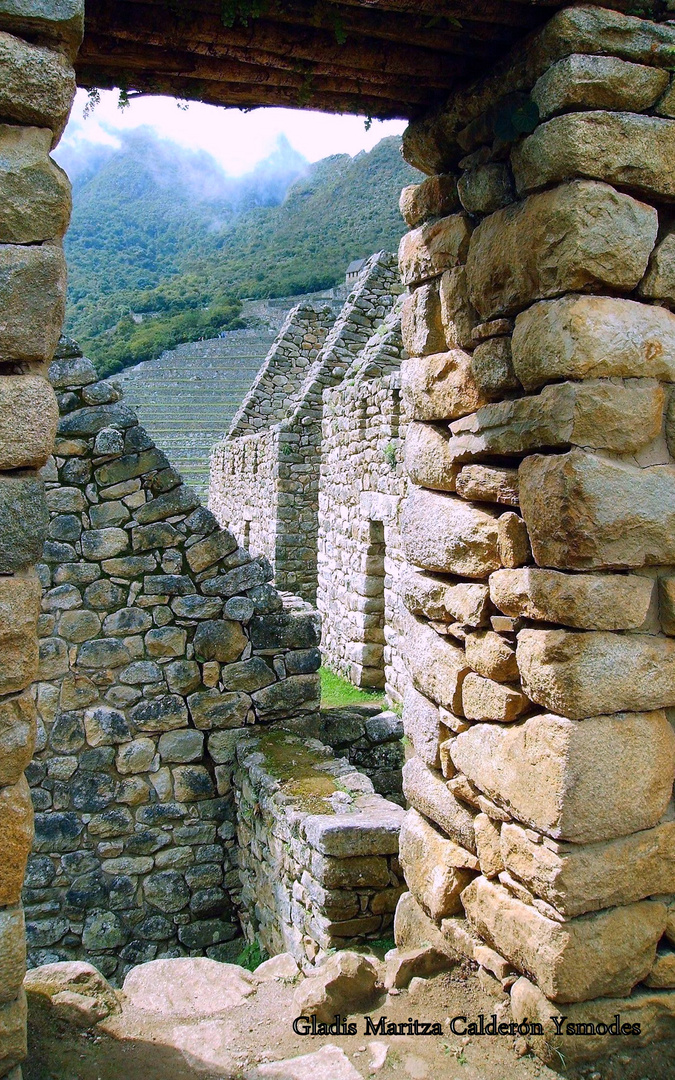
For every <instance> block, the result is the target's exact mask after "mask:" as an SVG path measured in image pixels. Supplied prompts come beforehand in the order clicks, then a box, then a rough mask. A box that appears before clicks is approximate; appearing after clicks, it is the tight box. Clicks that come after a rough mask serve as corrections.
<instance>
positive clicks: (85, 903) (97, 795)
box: [2, 340, 320, 980]
mask: <svg viewBox="0 0 675 1080" xmlns="http://www.w3.org/2000/svg"><path fill="white" fill-rule="evenodd" d="M50 377H51V380H52V383H53V385H54V387H55V388H56V390H57V393H58V401H59V406H60V410H61V417H60V420H59V425H58V436H57V441H56V446H55V451H54V457H52V458H50V459H49V462H48V463H47V465H46V466H45V468H44V469H43V470H42V479H43V480H44V481H45V482H46V488H47V503H48V506H49V525H48V530H47V533H48V538H47V541H46V543H45V545H44V552H43V555H42V560H43V561H42V563H41V564H40V565H39V567H38V570H39V576H40V580H41V583H42V586H43V590H44V591H43V596H42V614H41V615H40V621H39V626H40V635H41V636H40V667H39V671H38V682H37V685H36V694H37V708H38V736H37V744H36V746H35V756H34V759H33V761H32V763H31V764H30V766H29V769H28V776H29V781H30V784H31V788H32V797H33V803H34V805H35V810H36V816H35V821H36V839H35V845H34V849H33V855H32V856H31V858H30V860H29V863H28V873H27V881H26V889H25V891H24V903H25V908H26V916H27V922H28V941H29V947H30V955H29V959H30V962H31V964H42V963H45V962H52V961H56V960H66V959H78V958H84V957H86V958H87V959H88V960H90V961H92V962H93V963H95V964H96V966H97V967H98V968H99V969H100V970H101V971H102V972H103V973H104V974H105V975H106V976H108V977H111V978H113V980H119V979H121V978H122V977H123V975H124V973H125V971H126V970H127V969H128V968H129V967H130V966H132V965H133V964H137V963H139V962H141V961H144V960H150V959H153V958H155V957H161V956H176V955H188V954H190V955H203V954H204V953H206V954H207V955H209V956H212V957H215V958H223V957H228V958H231V956H232V949H233V946H232V945H229V946H228V942H231V941H232V939H234V938H236V937H237V936H238V935H239V934H240V928H239V922H238V918H237V914H236V910H235V906H234V903H233V898H232V893H233V892H234V893H235V894H236V892H237V890H238V888H239V878H238V873H237V862H236V850H235V848H236V844H235V816H236V814H235V805H234V802H233V799H232V795H231V780H230V777H231V769H232V764H233V762H234V753H235V750H234V747H235V743H236V739H237V736H238V734H240V732H241V730H242V729H244V728H245V726H246V725H250V724H254V723H264V724H268V723H270V722H273V721H278V720H280V719H283V718H288V719H289V720H293V721H294V722H296V723H298V722H300V721H304V722H306V723H311V722H312V720H313V721H314V723H315V725H318V722H319V721H318V708H319V682H318V676H317V674H316V671H317V668H318V666H319V663H320V654H319V650H318V648H317V646H318V643H319V635H320V630H319V621H318V617H317V615H316V613H315V612H313V611H311V610H309V609H308V605H306V604H302V603H300V604H296V605H295V607H286V608H284V606H283V602H282V599H281V597H280V596H279V594H278V593H277V592H276V590H275V589H274V588H272V586H271V585H269V584H268V580H269V578H270V577H271V568H270V566H269V563H268V562H267V560H266V559H265V558H252V557H251V556H250V555H249V554H248V552H247V551H245V550H244V549H242V548H240V547H239V546H238V545H237V541H236V540H235V538H234V537H233V536H232V534H231V533H229V532H227V531H226V530H223V529H221V528H219V526H218V524H217V522H216V520H215V518H214V517H213V515H212V514H211V513H210V512H209V511H208V510H206V509H205V508H204V507H202V506H200V505H199V502H198V499H197V498H196V497H195V495H194V493H193V492H192V491H191V490H190V489H189V488H187V487H186V486H185V485H184V484H183V483H182V481H181V479H180V477H179V475H178V474H177V473H176V472H175V470H174V469H173V468H172V467H171V466H170V465H169V462H168V461H167V459H166V458H165V456H164V454H163V453H162V452H161V451H159V450H158V449H157V448H156V447H155V446H154V444H153V443H152V441H151V440H150V438H149V437H148V435H147V433H146V432H145V431H144V430H143V429H142V428H141V427H139V425H138V422H137V419H136V415H135V413H134V412H133V410H131V409H130V408H128V407H127V406H126V405H125V404H124V403H123V402H120V401H119V400H118V399H119V396H120V395H119V392H118V391H117V390H116V388H115V386H114V385H112V384H111V383H108V382H99V381H97V376H96V373H95V371H94V369H93V367H92V365H91V364H90V363H89V361H87V360H85V359H84V358H82V357H81V355H80V354H79V350H78V349H77V348H76V347H75V346H73V344H72V343H69V342H67V341H65V340H64V344H63V346H62V348H61V349H60V350H59V352H58V353H57V359H56V360H55V362H54V363H53V364H52V366H51V368H50ZM2 580H5V579H2ZM22 580H23V579H22ZM22 588H23V589H24V590H26V596H27V597H28V595H30V596H32V597H34V599H33V600H31V603H36V602H37V601H38V600H39V583H38V582H37V580H36V579H35V578H34V577H33V578H27V579H25V582H24V583H23V584H22ZM29 591H30V592H29ZM11 709H12V710H13V712H12V713H11V714H9V713H8V716H9V715H15V720H16V723H17V724H21V725H24V727H26V729H27V727H28V725H29V723H30V719H31V712H32V711H34V706H33V704H32V699H31V698H30V697H29V696H28V695H26V696H25V698H24V697H19V698H14V699H13V701H12V705H11ZM19 730H23V727H20V728H19ZM26 739H28V735H26ZM31 749H32V743H31ZM234 948H235V950H236V949H237V948H238V946H236V945H235V946H234Z"/></svg>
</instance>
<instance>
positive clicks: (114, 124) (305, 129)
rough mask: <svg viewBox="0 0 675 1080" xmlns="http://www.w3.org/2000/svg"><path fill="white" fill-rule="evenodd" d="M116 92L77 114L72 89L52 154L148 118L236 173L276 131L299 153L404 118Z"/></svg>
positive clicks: (354, 141) (162, 133)
mask: <svg viewBox="0 0 675 1080" xmlns="http://www.w3.org/2000/svg"><path fill="white" fill-rule="evenodd" d="M117 101H118V94H117V92H116V91H113V90H102V91H101V100H100V103H99V104H98V105H97V106H96V107H95V108H94V110H93V112H91V113H90V115H88V116H87V117H85V116H84V115H83V112H84V108H85V106H86V104H87V93H86V91H85V90H78V93H77V97H76V99H75V105H74V108H73V112H72V115H71V119H70V122H69V124H68V127H67V128H66V131H65V133H64V135H63V139H62V141H61V144H60V146H59V147H57V150H56V153H55V155H54V156H55V157H56V158H57V160H58V161H60V162H62V163H64V168H65V167H66V165H65V161H66V160H67V159H70V160H75V159H76V157H77V151H78V149H81V148H82V147H83V145H84V144H90V145H91V144H96V145H101V146H108V147H112V148H113V149H115V148H117V147H119V145H120V137H121V135H122V133H123V132H127V131H130V130H133V129H134V128H138V127H143V126H149V127H151V128H153V129H154V131H155V132H156V134H157V135H158V136H159V137H160V138H164V139H170V140H172V141H173V142H176V143H178V144H179V145H180V146H183V147H186V148H189V149H193V150H206V151H208V153H209V154H211V155H212V156H213V157H214V158H215V159H216V161H218V162H219V164H220V165H221V167H222V168H223V169H224V170H225V172H226V173H227V174H228V175H230V176H242V175H243V174H245V173H249V172H251V171H252V170H253V169H254V168H255V166H256V165H257V164H258V163H259V162H261V161H263V160H265V159H266V158H269V156H270V155H271V154H273V153H274V152H275V150H276V148H277V147H278V145H279V142H278V140H279V137H280V136H284V137H285V138H286V139H287V141H288V143H289V144H290V146H291V147H292V148H293V149H294V150H295V151H297V152H298V153H299V154H301V155H302V156H303V157H304V158H305V159H306V160H307V161H310V162H312V161H319V160H320V159H321V158H324V157H328V156H330V155H331V154H351V155H352V156H354V155H355V154H357V153H359V151H361V150H371V149H372V148H373V147H374V146H375V145H376V143H378V142H379V141H380V140H381V139H383V138H384V137H385V136H387V135H400V134H401V133H402V131H403V130H404V128H405V126H406V125H405V121H402V120H401V121H399V120H384V121H382V120H374V121H373V123H372V127H371V128H370V130H368V131H366V128H365V123H364V120H363V117H358V116H336V115H332V114H327V113H316V112H310V111H307V110H301V109H255V110H253V111H252V112H242V111H241V110H240V109H226V108H223V107H218V106H216V105H203V104H201V103H200V102H191V103H190V105H189V107H188V109H187V110H185V111H184V110H183V109H181V108H178V105H177V102H176V100H175V99H174V98H166V97H142V98H135V99H132V101H131V103H130V105H129V107H128V108H126V109H124V110H120V109H119V108H118V107H117Z"/></svg>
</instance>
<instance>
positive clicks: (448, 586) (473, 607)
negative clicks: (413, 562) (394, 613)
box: [401, 568, 488, 626]
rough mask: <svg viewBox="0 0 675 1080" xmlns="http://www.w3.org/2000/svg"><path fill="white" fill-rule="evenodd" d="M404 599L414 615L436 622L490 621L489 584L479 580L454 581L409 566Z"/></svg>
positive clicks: (471, 623) (403, 583)
mask: <svg viewBox="0 0 675 1080" xmlns="http://www.w3.org/2000/svg"><path fill="white" fill-rule="evenodd" d="M401 595H402V597H403V603H404V604H405V606H406V608H407V609H408V611H410V612H412V614H413V615H424V616H426V618H427V619H433V620H434V621H435V622H447V623H454V622H458V623H461V624H462V625H463V626H482V625H483V623H485V622H487V615H488V586H487V585H481V584H478V583H477V582H473V581H471V582H469V581H457V582H451V581H448V579H447V578H442V577H434V576H433V575H432V574H420V573H418V572H417V571H416V570H412V569H410V568H407V569H406V571H405V574H404V575H403V577H402V581H401Z"/></svg>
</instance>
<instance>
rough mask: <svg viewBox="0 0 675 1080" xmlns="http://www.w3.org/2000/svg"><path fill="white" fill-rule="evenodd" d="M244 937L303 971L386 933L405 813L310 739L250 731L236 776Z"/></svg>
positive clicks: (397, 886)
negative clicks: (291, 959) (290, 957)
mask: <svg viewBox="0 0 675 1080" xmlns="http://www.w3.org/2000/svg"><path fill="white" fill-rule="evenodd" d="M233 784H234V791H235V800H236V804H237V836H238V841H239V861H240V868H241V881H242V911H243V913H244V915H243V925H244V932H245V933H246V935H247V937H248V939H249V940H250V941H253V940H256V939H257V940H258V941H259V942H260V943H261V944H262V946H263V947H264V948H265V950H266V951H267V952H269V953H270V955H275V954H276V953H280V952H291V953H292V954H293V956H294V957H295V958H296V960H297V961H298V962H299V963H300V964H301V965H304V966H306V965H307V964H308V963H310V964H311V963H316V962H318V961H319V960H320V959H321V958H322V957H323V956H325V955H326V952H327V951H328V950H330V949H336V948H337V949H340V948H346V947H348V946H350V945H355V944H359V943H360V942H363V941H367V940H369V939H370V940H372V939H379V938H383V937H388V936H390V934H391V929H390V928H391V926H392V923H393V919H394V911H395V908H396V903H397V901H398V899H399V897H400V895H401V893H402V892H403V889H404V885H403V883H402V875H401V870H400V867H399V865H398V857H397V856H398V834H399V828H400V824H401V820H402V818H403V816H404V812H403V810H402V809H401V808H400V807H399V806H396V805H395V804H394V803H391V802H388V801H387V800H386V799H383V798H382V797H381V796H380V795H376V794H374V792H373V786H372V784H371V783H370V781H369V780H368V778H367V777H366V776H364V775H363V774H362V773H360V772H358V771H357V770H356V769H355V768H354V767H353V766H351V765H349V763H348V762H347V761H346V760H345V759H344V758H337V759H336V758H335V757H334V756H333V754H332V752H331V751H330V750H329V749H328V747H326V746H325V745H323V744H322V743H320V742H318V741H317V740H315V739H308V738H302V739H300V738H298V737H297V736H295V735H290V734H288V733H286V732H281V731H274V732H267V733H264V732H263V733H261V732H259V731H255V732H251V733H250V734H248V735H245V736H244V737H242V738H241V739H240V740H239V742H238V745H237V766H236V768H235V771H234V775H233Z"/></svg>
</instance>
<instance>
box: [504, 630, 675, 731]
mask: <svg viewBox="0 0 675 1080" xmlns="http://www.w3.org/2000/svg"><path fill="white" fill-rule="evenodd" d="M516 655H517V660H518V667H519V669H520V676H521V679H522V683H523V688H524V690H525V692H526V693H527V694H528V695H529V697H531V698H532V700H533V701H536V702H537V704H539V705H543V706H544V708H546V709H551V710H553V711H554V712H557V713H562V714H563V715H564V716H569V717H571V718H572V719H573V720H581V719H583V718H584V717H587V716H599V715H600V714H601V713H613V712H634V713H637V712H645V711H647V710H649V709H665V708H670V707H672V706H675V641H673V640H672V638H668V637H659V636H656V635H654V634H613V633H611V632H610V631H606V630H595V631H587V632H581V631H574V630H521V631H520V634H519V635H518V648H517V651H516Z"/></svg>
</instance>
